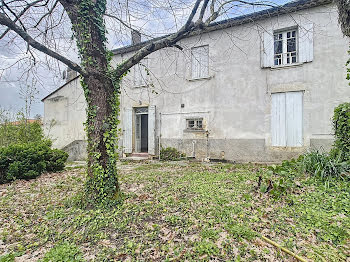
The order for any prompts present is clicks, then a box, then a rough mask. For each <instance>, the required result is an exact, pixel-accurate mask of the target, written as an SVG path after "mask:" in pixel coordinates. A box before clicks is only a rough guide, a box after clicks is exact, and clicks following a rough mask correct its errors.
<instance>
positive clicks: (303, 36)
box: [299, 24, 314, 63]
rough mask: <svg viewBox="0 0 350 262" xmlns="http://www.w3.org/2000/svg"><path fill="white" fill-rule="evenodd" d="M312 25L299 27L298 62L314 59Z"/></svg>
mask: <svg viewBox="0 0 350 262" xmlns="http://www.w3.org/2000/svg"><path fill="white" fill-rule="evenodd" d="M313 35H314V25H313V24H304V25H301V26H300V27H299V62H301V63H304V62H311V61H312V60H313V59H314V39H313V38H314V36H313Z"/></svg>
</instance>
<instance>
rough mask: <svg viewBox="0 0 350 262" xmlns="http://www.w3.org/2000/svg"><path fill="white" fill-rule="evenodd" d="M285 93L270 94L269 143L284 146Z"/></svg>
mask: <svg viewBox="0 0 350 262" xmlns="http://www.w3.org/2000/svg"><path fill="white" fill-rule="evenodd" d="M285 116H286V94H285V93H275V94H272V95H271V143H272V146H286V119H285Z"/></svg>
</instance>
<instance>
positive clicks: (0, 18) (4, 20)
mask: <svg viewBox="0 0 350 262" xmlns="http://www.w3.org/2000/svg"><path fill="white" fill-rule="evenodd" d="M0 24H1V25H5V26H7V27H8V28H9V29H11V30H13V31H15V32H16V33H17V34H18V35H19V36H20V37H22V38H23V40H24V41H26V42H27V43H28V44H29V45H30V46H31V47H33V48H35V49H37V50H39V51H41V52H43V53H45V54H47V55H48V56H51V57H53V58H55V59H57V60H59V61H61V62H62V63H64V64H66V65H67V66H68V67H69V68H71V69H73V70H75V71H77V72H79V73H80V74H81V75H86V73H85V72H84V71H83V69H82V68H81V67H80V66H79V65H78V64H76V63H74V62H72V61H70V60H69V59H67V58H65V57H64V56H62V55H60V54H58V53H56V52H54V51H52V50H50V49H48V48H47V47H46V46H44V45H43V44H40V43H39V42H38V41H36V40H35V39H33V38H32V37H31V36H30V35H29V34H28V33H27V32H26V31H24V30H23V29H22V28H20V27H19V26H18V25H16V24H15V23H14V22H13V21H12V20H11V19H10V18H8V17H7V16H6V15H5V14H3V13H0Z"/></svg>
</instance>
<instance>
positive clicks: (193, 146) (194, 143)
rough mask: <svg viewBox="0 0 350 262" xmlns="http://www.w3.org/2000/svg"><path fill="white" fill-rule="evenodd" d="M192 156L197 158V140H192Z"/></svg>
mask: <svg viewBox="0 0 350 262" xmlns="http://www.w3.org/2000/svg"><path fill="white" fill-rule="evenodd" d="M192 157H194V158H196V140H192Z"/></svg>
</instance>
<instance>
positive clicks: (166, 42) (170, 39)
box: [114, 0, 202, 78]
mask: <svg viewBox="0 0 350 262" xmlns="http://www.w3.org/2000/svg"><path fill="white" fill-rule="evenodd" d="M201 1H202V0H197V1H196V3H195V5H194V7H193V9H192V11H191V14H190V15H189V17H188V19H187V21H186V23H185V25H184V26H183V27H182V28H181V29H180V30H179V31H178V32H176V33H174V34H171V35H170V36H165V37H164V38H161V39H160V40H158V41H155V42H151V43H150V44H148V45H146V46H145V47H143V48H141V49H140V50H139V51H137V52H136V53H135V54H134V55H133V56H132V57H130V58H129V59H127V60H125V61H124V62H123V63H121V64H120V65H118V67H117V68H116V69H115V70H114V74H115V76H116V77H118V78H120V77H121V76H122V75H123V74H124V73H125V72H127V71H128V70H129V69H130V68H131V67H132V66H134V65H136V64H137V63H139V62H140V61H141V60H142V59H143V58H144V57H146V56H148V55H149V54H151V53H153V52H155V51H157V50H160V49H162V48H164V47H171V46H175V45H176V43H177V42H178V41H180V40H181V39H183V38H184V37H185V36H186V35H188V34H189V33H190V32H192V31H194V30H196V29H197V28H199V25H198V24H197V25H195V24H194V23H193V17H194V16H195V15H196V13H197V11H198V7H199V4H200V2H201ZM177 48H178V47H177Z"/></svg>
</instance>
